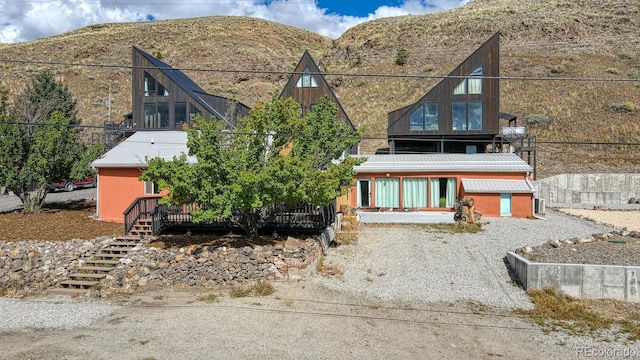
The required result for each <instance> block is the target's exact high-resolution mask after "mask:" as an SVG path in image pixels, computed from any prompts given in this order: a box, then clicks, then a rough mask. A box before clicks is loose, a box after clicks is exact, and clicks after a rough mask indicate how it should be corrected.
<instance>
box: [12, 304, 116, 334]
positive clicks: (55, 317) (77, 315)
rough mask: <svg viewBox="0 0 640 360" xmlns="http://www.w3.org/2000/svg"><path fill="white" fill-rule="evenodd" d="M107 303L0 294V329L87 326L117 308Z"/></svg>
mask: <svg viewBox="0 0 640 360" xmlns="http://www.w3.org/2000/svg"><path fill="white" fill-rule="evenodd" d="M119 308H120V306H117V305H114V304H112V303H110V302H98V301H88V300H84V299H70V298H69V297H48V298H39V299H29V300H28V301H25V300H20V299H10V298H4V297H0V310H1V311H0V314H2V315H0V331H9V330H25V329H32V330H44V329H66V328H72V327H77V326H87V325H89V324H91V323H93V322H94V321H95V320H97V319H100V318H102V317H104V316H107V315H109V314H111V313H113V312H114V311H116V310H118V309H119Z"/></svg>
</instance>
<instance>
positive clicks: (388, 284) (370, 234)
mask: <svg viewBox="0 0 640 360" xmlns="http://www.w3.org/2000/svg"><path fill="white" fill-rule="evenodd" d="M485 222H487V224H486V225H485V226H484V231H481V232H479V233H475V234H452V233H441V232H434V231H433V230H432V229H431V228H429V227H427V226H416V225H406V226H395V227H381V226H375V225H372V226H365V227H363V229H362V231H361V232H360V239H359V240H358V243H357V245H347V246H341V247H337V248H332V249H329V250H328V253H327V255H326V258H325V264H336V265H338V266H339V267H340V268H341V269H342V271H343V274H342V275H340V276H329V277H321V276H317V277H315V278H314V281H316V282H317V283H318V284H320V285H322V286H325V287H327V288H329V289H332V290H336V291H341V292H348V293H351V294H357V295H359V296H363V297H366V298H368V299H372V300H375V299H379V300H385V301H388V300H392V301H399V302H403V303H416V302H417V303H424V302H429V303H431V302H444V303H456V302H477V303H482V304H485V305H490V306H495V307H502V308H518V307H520V308H530V307H531V306H532V304H531V302H530V301H529V299H528V297H527V296H526V294H525V292H524V291H523V290H522V289H521V288H519V287H517V286H513V285H512V282H511V278H510V277H509V272H508V268H507V266H506V265H505V263H504V257H505V255H506V252H507V251H513V250H515V249H517V248H520V247H523V246H526V245H530V246H535V245H539V244H543V243H545V242H547V241H548V240H552V239H558V240H562V239H566V238H570V237H576V236H588V235H591V234H594V233H602V232H609V231H611V230H613V229H614V228H613V227H611V226H608V225H603V224H598V223H595V222H592V221H589V220H586V219H581V218H576V217H572V216H568V215H564V214H561V213H558V212H555V211H549V212H548V213H547V216H546V220H529V219H503V218H488V219H485Z"/></svg>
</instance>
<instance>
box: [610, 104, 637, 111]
mask: <svg viewBox="0 0 640 360" xmlns="http://www.w3.org/2000/svg"><path fill="white" fill-rule="evenodd" d="M607 108H608V109H609V110H611V111H615V112H620V113H630V112H634V111H636V105H635V104H634V103H632V102H631V101H627V102H624V103H622V104H609V105H608V106H607Z"/></svg>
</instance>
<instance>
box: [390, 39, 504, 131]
mask: <svg viewBox="0 0 640 360" xmlns="http://www.w3.org/2000/svg"><path fill="white" fill-rule="evenodd" d="M496 38H497V39H498V40H499V38H500V32H499V31H498V32H496V33H495V34H493V35H492V36H491V37H490V38H489V40H487V41H485V42H484V43H483V44H482V45H480V47H478V48H477V49H476V50H475V51H474V52H473V53H471V55H469V56H467V58H466V59H464V61H462V62H461V63H459V64H458V66H456V67H455V69H453V70H452V71H451V72H450V73H449V74H448V75H447V77H449V76H456V74H457V73H458V72H459V69H460V68H461V67H462V65H463V64H464V63H466V62H468V61H470V60H471V58H472V57H473V56H474V55H475V54H476V53H478V52H479V51H480V49H482V48H483V47H485V46H487V45H488V44H489V43H491V42H492V41H494V40H496ZM491 76H497V74H491ZM447 77H444V78H442V79H441V80H440V81H438V83H437V84H436V85H435V86H433V87H432V88H431V89H429V91H427V93H426V94H424V95H423V96H422V97H420V99H419V100H418V101H416V102H414V103H412V104H410V105H407V106H404V107H402V108H400V109H396V110H394V111H391V112H389V114H391V113H394V112H397V111H399V110H405V111H404V113H403V114H402V115H401V116H399V117H398V119H397V120H396V121H395V122H394V124H395V123H397V122H398V121H400V119H401V118H402V117H403V116H405V115H407V113H408V112H409V111H410V110H413V109H412V106H413V105H416V104H420V103H423V102H425V101H426V100H425V99H426V98H427V97H428V96H429V95H430V94H431V92H432V91H434V90H435V89H436V88H438V87H440V86H443V85H442V84H443V83H444V82H445V80H447ZM394 124H390V125H389V126H388V127H387V128H390V127H392V126H393V125H394Z"/></svg>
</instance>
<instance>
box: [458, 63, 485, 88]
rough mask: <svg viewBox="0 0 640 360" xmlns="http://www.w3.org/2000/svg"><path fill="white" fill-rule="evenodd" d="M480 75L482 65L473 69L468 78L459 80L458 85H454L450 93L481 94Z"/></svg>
mask: <svg viewBox="0 0 640 360" xmlns="http://www.w3.org/2000/svg"><path fill="white" fill-rule="evenodd" d="M481 76H482V65H480V66H478V67H477V68H475V70H473V71H472V72H471V74H469V77H468V78H466V79H462V81H460V82H459V83H458V85H456V87H454V88H453V91H452V94H453V95H464V94H471V95H477V94H482V77H481Z"/></svg>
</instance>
